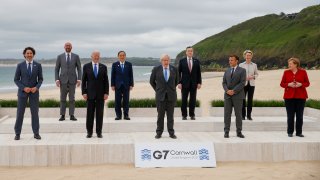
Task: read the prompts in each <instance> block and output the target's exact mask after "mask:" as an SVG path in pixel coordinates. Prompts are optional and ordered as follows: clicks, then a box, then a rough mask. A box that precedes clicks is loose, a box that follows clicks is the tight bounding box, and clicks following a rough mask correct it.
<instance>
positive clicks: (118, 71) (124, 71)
mask: <svg viewBox="0 0 320 180" xmlns="http://www.w3.org/2000/svg"><path fill="white" fill-rule="evenodd" d="M118 59H119V61H117V62H115V63H113V64H112V69H111V88H112V90H113V91H115V111H116V118H115V120H120V119H121V118H122V111H121V104H122V105H123V115H124V119H125V120H130V117H129V93H130V91H131V90H132V88H133V70H132V64H131V63H130V62H128V61H126V53H125V52H124V51H119V52H118Z"/></svg>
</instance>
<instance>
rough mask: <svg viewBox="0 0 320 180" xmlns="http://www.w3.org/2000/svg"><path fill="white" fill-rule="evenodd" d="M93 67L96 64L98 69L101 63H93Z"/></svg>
mask: <svg viewBox="0 0 320 180" xmlns="http://www.w3.org/2000/svg"><path fill="white" fill-rule="evenodd" d="M91 63H92V66H94V65H95V64H97V67H99V63H94V62H93V61H91Z"/></svg>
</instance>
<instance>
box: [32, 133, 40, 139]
mask: <svg viewBox="0 0 320 180" xmlns="http://www.w3.org/2000/svg"><path fill="white" fill-rule="evenodd" d="M33 137H34V138H35V139H38V140H40V139H41V136H40V135H39V134H35V135H34V136H33Z"/></svg>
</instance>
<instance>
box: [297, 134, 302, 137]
mask: <svg viewBox="0 0 320 180" xmlns="http://www.w3.org/2000/svg"><path fill="white" fill-rule="evenodd" d="M296 136H298V137H304V135H303V134H299V135H296Z"/></svg>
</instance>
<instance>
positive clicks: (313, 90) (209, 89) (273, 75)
mask: <svg viewBox="0 0 320 180" xmlns="http://www.w3.org/2000/svg"><path fill="white" fill-rule="evenodd" d="M283 71H284V70H283V69H280V70H271V71H259V77H258V79H257V80H256V89H255V93H254V99H258V100H281V99H282V96H283V88H281V87H280V81H281V78H282V74H283ZM307 72H308V76H309V80H310V83H311V85H310V87H308V88H307V91H308V94H309V98H311V99H320V93H319V91H320V70H308V71H307ZM202 76H203V82H202V84H203V85H202V87H201V89H200V90H199V91H198V93H197V99H199V100H200V102H201V107H202V111H203V112H202V114H203V115H204V116H206V115H209V107H210V101H212V100H218V99H223V94H224V92H223V89H222V84H221V83H222V76H223V72H205V73H203V75H202ZM109 78H110V77H109ZM59 91H60V90H59V88H58V87H54V88H50V89H40V98H41V99H57V100H59V97H60V92H59ZM177 92H178V98H179V99H180V98H181V93H180V90H177ZM16 94H17V93H16V92H10V93H0V99H16V97H17V95H16ZM154 97H155V93H154V91H153V89H152V88H151V86H150V84H149V82H137V83H135V86H134V88H133V90H132V91H131V93H130V98H134V99H141V98H154ZM76 99H82V96H81V88H80V87H78V88H77V89H76ZM113 99H114V92H113V91H112V90H111V88H110V93H109V100H113Z"/></svg>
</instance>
